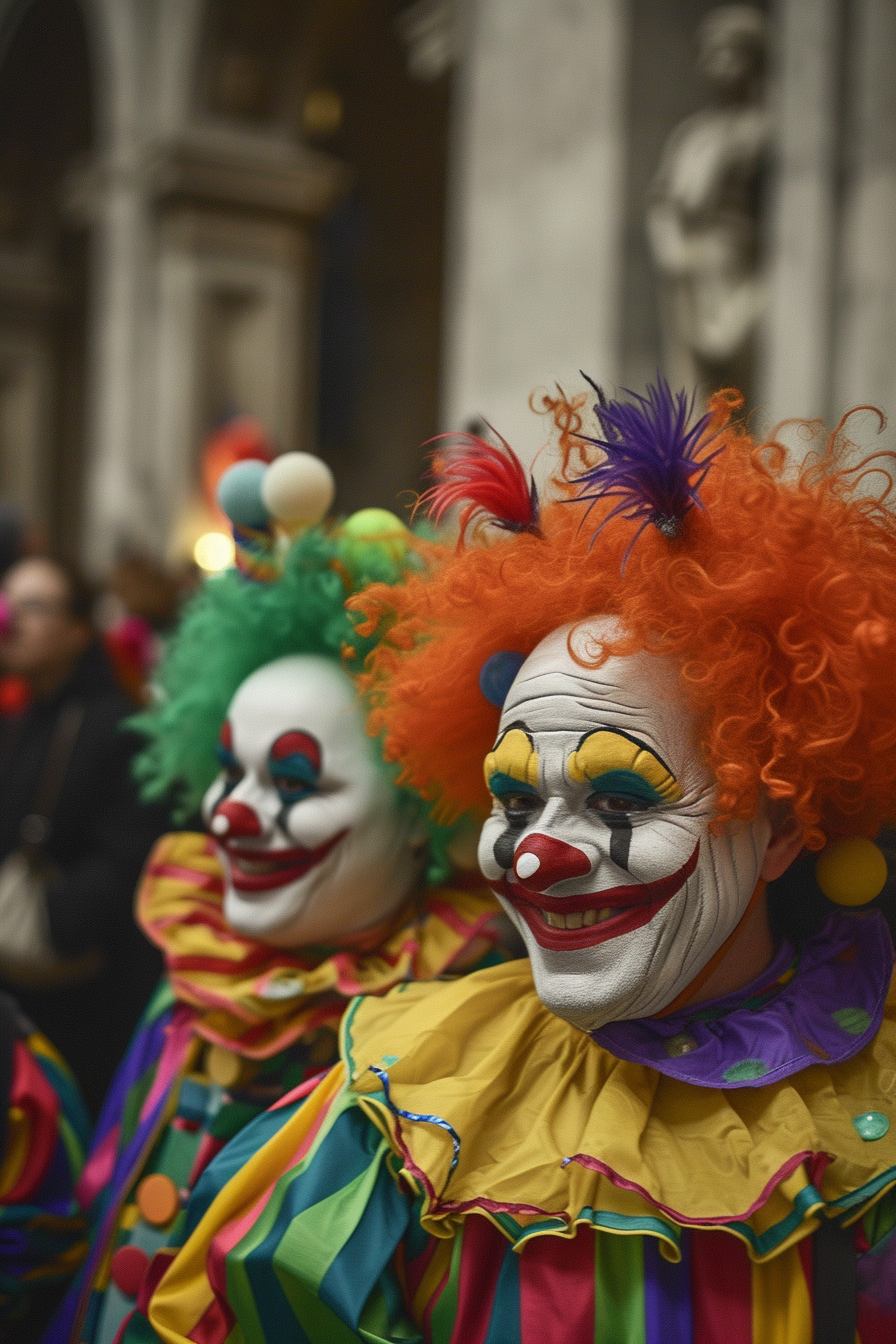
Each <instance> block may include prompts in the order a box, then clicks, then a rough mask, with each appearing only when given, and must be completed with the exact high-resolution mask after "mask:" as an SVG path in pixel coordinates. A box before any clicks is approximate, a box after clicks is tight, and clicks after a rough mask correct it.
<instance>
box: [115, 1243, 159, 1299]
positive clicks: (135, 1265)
mask: <svg viewBox="0 0 896 1344" xmlns="http://www.w3.org/2000/svg"><path fill="white" fill-rule="evenodd" d="M148 1269H149V1256H148V1255H147V1254H146V1252H145V1251H141V1249H140V1247H139V1246H119V1248H118V1250H117V1251H116V1252H115V1254H114V1255H113V1257H112V1264H111V1266H110V1270H111V1273H112V1282H113V1283H114V1284H115V1286H116V1288H120V1289H121V1291H122V1292H123V1293H124V1295H125V1297H136V1296H137V1294H138V1293H139V1291H140V1288H141V1287H142V1284H143V1280H144V1278H145V1277H146V1271H147V1270H148Z"/></svg>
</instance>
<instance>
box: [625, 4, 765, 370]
mask: <svg viewBox="0 0 896 1344" xmlns="http://www.w3.org/2000/svg"><path fill="white" fill-rule="evenodd" d="M767 42H768V25H767V20H766V18H765V15H764V14H763V13H762V12H761V10H759V9H756V8H755V7H754V6H752V5H722V6H720V7H719V8H718V9H713V10H711V11H710V12H709V14H708V15H707V16H706V18H705V19H704V21H703V23H702V25H701V27H700V31H699V43H700V46H699V58H698V61H699V67H700V69H701V71H702V73H703V75H704V77H705V79H706V80H707V82H708V84H709V86H710V89H711V91H712V103H711V105H710V106H709V107H707V108H705V109H704V110H703V111H700V112H697V113H695V114H694V115H693V116H690V117H687V118H686V119H685V120H684V121H683V122H681V124H680V125H678V126H676V127H675V129H674V130H673V132H672V134H671V135H670V136H669V139H668V141H667V142H666V146H665V148H664V150H663V155H662V159H661V161H660V166H659V170H658V172H657V174H656V177H655V179H654V182H653V186H652V190H651V197H650V203H649V206H648V210H647V234H648V239H649V243H650V248H651V252H652V254H653V260H654V262H655V264H656V267H657V270H658V271H659V274H660V277H661V289H660V313H661V321H662V327H663V346H664V362H665V365H666V371H667V373H668V375H669V377H670V379H671V380H672V382H673V384H675V385H684V386H691V387H697V388H698V390H699V392H704V393H705V392H710V391H712V390H714V389H716V388H718V387H720V386H723V385H726V384H734V385H735V386H738V387H740V388H742V389H743V390H744V391H748V389H749V383H750V373H751V368H750V366H751V355H752V349H751V347H752V336H753V332H754V330H755V328H756V325H757V321H758V319H759V316H760V314H761V312H762V309H763V305H764V292H763V281H762V275H761V272H760V258H759V187H760V180H761V177H762V172H763V168H764V164H765V158H766V151H767V147H768V143H769V118H768V113H767V110H766V106H765V100H764V82H765V81H764V76H765V63H766V49H767Z"/></svg>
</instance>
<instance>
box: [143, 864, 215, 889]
mask: <svg viewBox="0 0 896 1344" xmlns="http://www.w3.org/2000/svg"><path fill="white" fill-rule="evenodd" d="M146 875H147V877H170V878H173V879H174V881H175V882H187V883H189V885H190V886H191V887H192V888H194V889H195V890H196V891H214V892H223V890H224V882H223V879H222V878H220V877H219V876H217V875H216V874H215V873H203V872H200V871H199V870H198V869H196V868H184V867H182V866H181V865H180V864H179V863H151V864H149V866H148V867H147V869H146Z"/></svg>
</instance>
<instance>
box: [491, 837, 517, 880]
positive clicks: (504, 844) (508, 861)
mask: <svg viewBox="0 0 896 1344" xmlns="http://www.w3.org/2000/svg"><path fill="white" fill-rule="evenodd" d="M518 834H519V832H518V831H513V830H511V829H510V828H508V829H507V830H506V831H503V832H502V833H501V835H499V836H498V838H497V840H496V841H495V845H494V849H493V850H492V853H493V854H494V856H495V863H496V864H497V865H498V867H499V868H503V869H504V871H505V872H507V870H508V869H509V868H512V867H513V852H514V850H515V849H516V842H517V837H518Z"/></svg>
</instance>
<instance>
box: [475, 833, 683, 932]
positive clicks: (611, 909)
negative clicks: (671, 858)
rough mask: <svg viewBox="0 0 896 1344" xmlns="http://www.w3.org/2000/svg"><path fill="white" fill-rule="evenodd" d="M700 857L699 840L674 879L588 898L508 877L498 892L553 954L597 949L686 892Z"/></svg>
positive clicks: (609, 890)
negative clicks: (554, 893) (528, 887)
mask: <svg viewBox="0 0 896 1344" xmlns="http://www.w3.org/2000/svg"><path fill="white" fill-rule="evenodd" d="M699 855H700V841H699V840H698V841H697V843H696V845H695V846H694V851H693V853H692V854H691V856H690V858H689V859H687V860H686V861H685V862H684V863H683V864H682V866H681V867H680V868H679V869H678V871H677V872H674V873H670V874H669V876H668V877H661V878H658V879H657V881H656V882H639V883H630V884H629V885H628V886H625V887H607V888H606V889H605V890H604V891H589V892H586V893H585V894H584V895H583V896H546V895H545V894H544V893H543V892H540V891H527V890H526V889H525V888H524V887H521V886H520V885H519V884H518V883H517V882H513V881H511V880H510V879H508V878H506V877H504V878H502V879H501V881H500V882H499V883H497V884H495V885H494V887H493V890H494V891H495V892H496V893H497V894H498V895H500V896H504V897H506V899H507V900H508V901H509V902H510V903H511V905H512V906H513V907H514V909H515V910H518V911H519V912H520V914H521V915H522V917H523V919H524V920H525V921H526V923H527V924H528V925H529V928H530V929H531V930H532V933H533V935H534V937H535V939H536V941H537V942H538V944H539V946H540V947H544V948H547V949H548V950H549V951H551V952H572V951H576V950H577V949H578V948H582V947H595V946H596V945H597V944H598V943H605V942H608V941H609V939H610V938H618V937H619V935H620V934H623V933H631V932H632V930H633V929H640V927H641V925H642V924H648V923H649V922H650V920H651V919H653V917H654V915H655V914H656V912H657V911H658V910H661V909H662V908H663V906H664V905H665V904H666V903H667V901H671V899H672V897H673V896H675V895H676V894H677V893H678V892H679V891H681V888H682V887H683V886H684V884H685V882H687V880H688V878H689V877H690V876H691V874H692V873H693V872H694V869H695V868H696V867H697V859H698V857H699ZM570 916H572V919H570ZM586 921H587V922H586Z"/></svg>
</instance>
